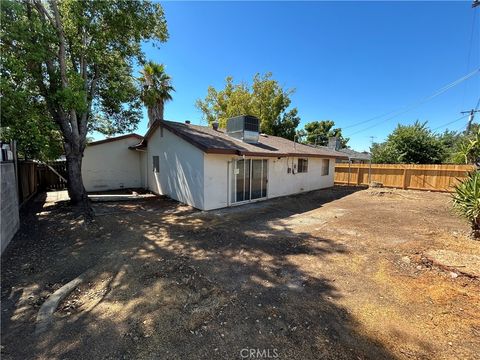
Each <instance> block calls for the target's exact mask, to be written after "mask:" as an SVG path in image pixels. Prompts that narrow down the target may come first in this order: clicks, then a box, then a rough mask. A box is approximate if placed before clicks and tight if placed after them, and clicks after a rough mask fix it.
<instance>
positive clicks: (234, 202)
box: [228, 158, 269, 205]
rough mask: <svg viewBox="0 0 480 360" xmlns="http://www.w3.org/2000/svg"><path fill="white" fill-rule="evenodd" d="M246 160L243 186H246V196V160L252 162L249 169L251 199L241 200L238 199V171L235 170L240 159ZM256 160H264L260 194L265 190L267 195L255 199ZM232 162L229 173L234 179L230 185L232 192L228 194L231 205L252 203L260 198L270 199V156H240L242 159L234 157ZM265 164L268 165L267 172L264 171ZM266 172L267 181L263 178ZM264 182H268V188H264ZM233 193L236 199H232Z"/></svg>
mask: <svg viewBox="0 0 480 360" xmlns="http://www.w3.org/2000/svg"><path fill="white" fill-rule="evenodd" d="M242 160H243V161H244V162H243V164H244V165H243V166H244V168H243V176H244V180H243V187H244V190H243V193H244V196H245V190H246V189H245V180H246V179H245V164H246V162H247V161H248V162H249V163H250V171H249V181H248V185H249V192H248V194H249V199H247V200H241V201H237V175H238V174H237V173H236V171H235V170H237V162H238V161H242ZM254 160H260V161H261V162H262V168H261V174H262V176H261V178H260V184H261V187H260V194H261V195H263V192H264V190H266V191H265V196H261V197H258V198H255V199H252V177H253V161H254ZM231 164H232V169H231V171H230V170H229V171H228V173H229V175H231V176H232V181H231V182H230V181H229V183H230V184H231V185H230V186H231V187H232V189H230V194H228V196H229V199H230V201H229V205H242V204H247V203H251V202H255V201H260V200H265V199H268V178H269V166H268V158H240V159H233V160H232V161H231ZM264 164H266V167H267V171H266V172H265V171H264ZM264 174H266V181H264V179H263V175H264ZM263 184H266V189H263ZM232 185H233V186H232ZM232 193H233V197H234V199H233V200H232Z"/></svg>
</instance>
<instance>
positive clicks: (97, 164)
mask: <svg viewBox="0 0 480 360" xmlns="http://www.w3.org/2000/svg"><path fill="white" fill-rule="evenodd" d="M338 158H346V156H345V155H344V154H342V153H340V152H337V151H335V150H330V149H325V148H323V149H319V148H313V147H311V146H307V145H303V144H299V143H296V142H294V141H290V140H287V139H284V138H281V137H276V136H270V135H264V134H260V133H259V120H258V119H257V118H255V117H253V116H239V117H235V118H232V119H229V120H228V122H227V129H219V128H218V123H214V124H213V126H212V127H208V126H198V125H192V124H190V123H189V122H186V123H179V122H172V121H166V120H157V121H155V122H154V123H153V124H152V125H151V126H150V128H149V130H148V131H147V133H146V134H145V136H144V137H139V135H136V134H131V135H124V136H120V137H117V138H112V139H107V140H101V141H97V142H94V143H91V144H89V146H87V148H86V150H85V154H84V160H83V166H82V175H83V178H84V184H85V188H86V190H87V191H89V192H91V191H101V190H109V189H119V188H135V187H141V188H145V189H149V190H150V191H152V192H154V193H156V194H163V195H167V196H169V197H171V198H172V199H175V200H178V201H180V202H183V203H186V204H189V205H192V206H193V207H195V208H198V209H202V210H211V209H218V208H223V207H227V206H232V205H237V204H244V203H248V202H252V201H258V200H264V199H268V198H274V197H278V196H285V195H291V194H296V193H301V192H305V191H310V190H316V189H322V188H327V187H331V186H333V181H334V180H333V179H334V169H335V168H334V166H335V160H336V159H338Z"/></svg>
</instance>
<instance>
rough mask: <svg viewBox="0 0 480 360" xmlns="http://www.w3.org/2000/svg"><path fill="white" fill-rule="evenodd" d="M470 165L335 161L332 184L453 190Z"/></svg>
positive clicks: (471, 167) (470, 169)
mask: <svg viewBox="0 0 480 360" xmlns="http://www.w3.org/2000/svg"><path fill="white" fill-rule="evenodd" d="M472 170H474V166H473V165H443V164H442V165H411V164H372V165H369V164H335V184H341V185H343V184H345V185H368V184H370V183H371V182H372V181H375V182H379V183H382V184H383V186H385V187H393V188H400V189H411V190H431V191H452V190H453V187H454V185H455V184H456V183H457V182H458V181H459V180H461V179H463V178H465V176H466V174H467V173H468V172H469V171H472Z"/></svg>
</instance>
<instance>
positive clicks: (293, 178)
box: [268, 157, 335, 198]
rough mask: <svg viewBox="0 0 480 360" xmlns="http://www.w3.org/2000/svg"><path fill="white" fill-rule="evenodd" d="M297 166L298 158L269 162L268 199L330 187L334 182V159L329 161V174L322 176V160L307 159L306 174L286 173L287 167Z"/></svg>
mask: <svg viewBox="0 0 480 360" xmlns="http://www.w3.org/2000/svg"><path fill="white" fill-rule="evenodd" d="M292 162H293V164H298V158H296V157H290V158H281V159H276V158H274V159H272V160H270V161H269V164H268V165H269V168H268V176H269V178H268V185H269V187H268V190H269V191H268V193H269V194H268V197H269V198H273V197H278V196H285V195H291V194H297V193H301V192H305V191H312V190H317V189H324V188H327V187H332V186H333V182H334V171H335V159H330V164H329V165H330V169H329V174H328V175H324V176H322V159H321V158H308V172H306V173H295V174H293V173H290V174H288V173H287V168H288V166H290V167H292Z"/></svg>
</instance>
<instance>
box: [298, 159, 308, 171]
mask: <svg viewBox="0 0 480 360" xmlns="http://www.w3.org/2000/svg"><path fill="white" fill-rule="evenodd" d="M297 173H299V174H304V173H308V158H298V159H297Z"/></svg>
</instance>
